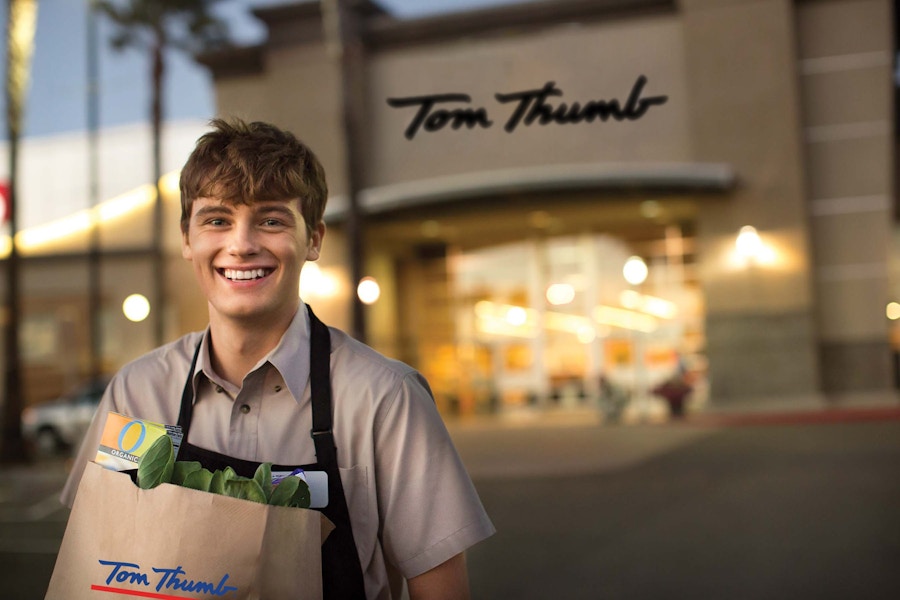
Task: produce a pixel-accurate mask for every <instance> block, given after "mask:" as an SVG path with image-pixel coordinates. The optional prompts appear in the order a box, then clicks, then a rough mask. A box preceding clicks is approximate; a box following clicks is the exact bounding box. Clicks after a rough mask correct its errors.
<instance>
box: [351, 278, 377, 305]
mask: <svg viewBox="0 0 900 600" xmlns="http://www.w3.org/2000/svg"><path fill="white" fill-rule="evenodd" d="M356 294H357V295H358V296H359V299H360V301H361V302H362V303H363V304H375V303H376V302H377V301H378V298H380V297H381V286H379V285H378V282H377V281H375V278H374V277H363V278H362V279H360V281H359V285H358V286H356Z"/></svg>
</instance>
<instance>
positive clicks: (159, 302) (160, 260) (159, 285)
mask: <svg viewBox="0 0 900 600" xmlns="http://www.w3.org/2000/svg"><path fill="white" fill-rule="evenodd" d="M164 48H165V37H164V34H163V33H162V32H161V31H158V32H157V37H156V44H155V45H154V47H153V74H152V82H151V83H152V87H151V90H152V91H151V93H152V101H151V102H152V105H151V108H150V119H151V124H152V135H153V182H154V185H155V188H156V200H155V202H154V205H153V242H152V243H153V249H152V253H153V257H152V258H153V298H152V301H151V306H152V307H153V310H154V311H155V312H156V316H155V318H154V324H155V330H154V331H155V339H156V345H157V346H160V345H162V344H163V343H164V342H165V298H166V294H165V277H166V274H165V267H166V265H165V251H164V247H163V233H164V232H163V196H162V187H161V186H160V181H159V180H160V178H161V177H162V115H163V107H162V104H163V79H164V76H165V57H164V54H163V49H164Z"/></svg>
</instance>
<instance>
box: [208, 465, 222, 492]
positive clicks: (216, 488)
mask: <svg viewBox="0 0 900 600" xmlns="http://www.w3.org/2000/svg"><path fill="white" fill-rule="evenodd" d="M209 491H210V492H212V493H213V494H222V495H223V496H224V495H225V474H224V473H223V472H222V471H216V472H215V473H213V475H212V480H211V481H210V482H209Z"/></svg>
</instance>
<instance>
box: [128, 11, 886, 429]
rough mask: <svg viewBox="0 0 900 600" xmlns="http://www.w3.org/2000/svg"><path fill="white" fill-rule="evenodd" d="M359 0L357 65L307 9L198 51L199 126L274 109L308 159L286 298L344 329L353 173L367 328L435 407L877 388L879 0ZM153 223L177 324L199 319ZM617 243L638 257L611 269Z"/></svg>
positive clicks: (800, 395) (881, 245)
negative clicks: (201, 75)
mask: <svg viewBox="0 0 900 600" xmlns="http://www.w3.org/2000/svg"><path fill="white" fill-rule="evenodd" d="M358 5H359V6H358V9H357V13H356V14H357V17H358V19H359V33H360V38H359V39H361V41H362V48H363V52H362V53H361V56H362V58H361V63H358V64H361V65H362V68H361V69H359V71H358V72H357V71H354V70H350V71H342V68H341V64H342V63H341V61H340V60H339V55H338V53H336V52H335V51H334V49H335V46H334V44H333V41H332V40H333V38H332V37H331V36H329V35H328V34H327V32H328V31H329V30H328V28H327V27H326V25H327V24H328V23H330V22H331V21H330V20H329V19H323V15H322V12H321V9H320V5H319V3H318V2H292V3H286V4H283V5H277V6H268V7H265V8H259V9H256V10H255V11H254V15H255V16H256V17H258V18H259V19H260V20H261V21H262V22H263V23H264V24H265V26H266V27H267V30H268V35H267V37H266V39H265V40H264V41H263V42H262V43H261V44H259V45H257V46H253V47H246V48H240V49H236V50H233V51H229V52H227V53H221V54H215V55H207V56H204V57H201V58H200V61H201V63H202V64H204V65H206V66H207V67H208V68H209V69H210V71H211V72H212V74H213V77H214V82H215V91H216V98H217V112H218V113H219V114H220V115H223V116H231V115H233V116H238V117H242V118H245V119H252V120H269V121H272V122H275V123H277V124H279V125H281V126H283V127H285V128H287V129H290V130H291V131H294V132H295V133H297V134H298V136H299V137H301V138H302V139H304V141H306V142H307V143H308V144H309V145H310V146H311V147H312V148H313V149H314V150H315V151H316V152H317V154H318V155H319V157H320V158H321V160H322V162H323V163H324V165H325V168H326V170H327V172H328V174H329V183H330V187H331V192H332V197H331V199H330V201H329V208H328V210H327V211H326V219H327V222H328V225H329V231H328V234H327V236H326V239H325V249H324V255H323V258H322V259H321V260H320V261H319V263H317V264H316V265H314V266H311V267H308V268H307V269H305V271H304V281H303V283H302V285H301V288H302V290H303V292H304V293H303V297H304V299H306V300H307V301H308V302H310V303H311V304H313V306H315V307H316V309H317V313H318V314H319V315H320V317H322V318H323V320H325V321H326V322H329V323H330V324H333V325H336V326H339V327H342V328H345V329H349V328H350V326H351V298H352V295H353V294H355V292H356V290H355V283H354V284H351V283H350V275H349V273H350V268H349V257H348V253H347V239H346V230H347V215H348V206H349V204H348V201H347V190H348V186H349V185H350V184H349V178H348V173H350V172H353V173H355V177H354V180H353V186H354V187H355V188H356V189H358V190H359V194H358V196H357V197H358V199H359V203H360V206H361V211H362V214H363V238H362V245H363V249H364V256H365V263H364V269H363V271H364V273H365V274H366V275H367V276H370V277H372V278H374V279H375V280H376V281H377V282H378V284H379V286H380V297H379V298H378V300H377V301H376V302H374V303H373V304H370V305H367V306H366V307H365V314H366V323H367V325H366V339H367V341H368V342H369V343H370V344H371V345H373V346H375V347H376V348H378V349H379V350H381V351H383V352H385V353H387V354H389V355H392V356H395V357H398V358H400V359H402V360H405V361H407V362H409V363H411V364H413V365H414V366H416V367H417V368H419V369H420V370H422V371H423V373H424V374H425V375H426V376H427V377H428V379H429V381H430V382H431V383H432V385H433V387H434V391H435V395H436V397H437V400H438V403H439V405H440V407H441V408H442V410H444V411H445V412H448V413H454V412H458V413H461V414H473V413H488V412H495V411H507V410H516V409H518V408H523V407H539V408H547V409H549V408H557V407H558V408H563V409H565V408H569V407H584V406H594V405H595V403H596V401H597V399H598V398H601V397H603V390H604V389H606V387H605V386H606V385H607V384H612V385H613V386H615V387H616V388H620V389H625V390H629V389H638V390H643V392H642V393H646V390H648V389H650V388H652V387H653V386H654V385H655V384H657V383H658V382H660V381H662V380H664V379H665V378H667V377H669V376H670V375H671V374H672V373H676V372H679V371H687V372H688V373H689V374H690V376H691V377H692V380H693V382H694V384H695V398H694V401H695V402H697V403H703V402H708V403H710V404H712V405H715V406H722V407H728V406H737V405H741V406H745V405H746V404H747V403H753V402H762V401H765V400H768V401H788V402H797V403H800V402H805V401H808V400H810V399H817V400H821V399H822V398H826V397H831V396H833V395H836V394H842V393H845V392H859V391H884V390H890V389H891V388H892V387H893V386H894V374H893V359H892V356H893V351H892V347H891V342H890V340H891V325H890V323H891V322H890V321H889V320H888V319H887V318H886V315H885V307H886V305H887V304H888V303H889V302H890V301H891V300H892V299H893V298H894V297H898V296H900V289H898V288H897V287H896V286H897V283H898V275H900V272H898V270H897V268H896V266H895V262H896V261H895V260H894V259H893V257H894V256H895V255H896V243H895V242H894V237H895V231H896V229H897V228H896V224H895V200H894V195H895V191H894V170H895V164H896V152H895V147H896V145H895V134H894V123H895V120H894V119H895V117H894V112H895V111H894V83H893V77H892V73H893V70H894V55H895V52H896V47H895V39H894V32H893V27H892V24H893V22H894V21H893V19H894V6H893V3H892V2H890V1H888V0H802V1H801V0H796V1H792V0H732V1H729V2H719V1H715V2H713V1H708V0H677V1H676V0H602V1H597V0H592V1H586V0H556V1H553V2H531V3H523V4H519V5H511V6H506V7H503V8H495V9H486V10H478V11H472V12H466V13H459V14H449V15H443V16H437V17H429V18H424V19H416V20H411V21H404V20H398V19H395V18H393V17H392V16H391V15H389V14H386V13H385V12H384V11H382V10H381V9H380V8H378V6H377V5H375V4H372V3H369V2H362V3H358ZM354 73H355V74H356V75H354ZM345 84H349V85H350V86H352V89H353V90H354V93H353V94H352V96H351V98H352V99H353V100H354V102H353V103H351V106H352V110H351V114H353V115H355V117H356V120H355V121H353V123H355V127H353V128H352V135H353V140H354V142H353V146H352V147H351V146H349V145H348V144H347V143H346V141H345V140H346V139H347V137H346V135H345V133H346V131H347V128H346V127H345V125H346V122H345V120H344V109H343V108H344V104H343V102H342V89H343V88H342V86H344V85H345ZM349 150H353V152H350V151H349ZM348 164H350V165H354V166H353V167H352V169H351V168H348ZM170 204H171V205H172V206H177V200H174V199H172V200H170ZM174 210H175V212H173V213H171V214H172V215H175V214H177V208H176V209H174ZM168 222H169V223H170V224H171V225H172V227H171V229H172V230H173V236H172V239H171V240H169V244H170V245H169V249H170V254H171V259H170V263H169V269H170V272H171V274H172V281H173V284H172V285H171V286H170V288H169V291H168V292H167V294H168V297H169V299H170V304H171V306H170V307H169V308H168V309H167V311H168V312H167V317H166V318H167V330H168V331H171V332H172V333H173V334H175V333H179V332H183V331H188V330H192V329H198V328H201V327H203V326H204V325H205V307H204V306H203V304H202V302H200V301H198V299H197V298H196V296H195V295H186V294H185V293H184V291H183V290H184V289H188V288H186V287H184V286H182V285H181V283H180V282H181V281H182V278H189V275H188V274H187V272H186V271H185V269H184V267H183V265H182V264H181V260H180V257H179V253H178V237H177V216H176V217H173V218H172V219H171V220H169V221H168ZM748 227H749V229H748ZM742 231H743V235H741V236H740V237H739V234H741V232H742ZM739 239H740V242H738V240H739ZM635 256H636V257H639V258H640V259H641V260H642V263H643V264H644V265H646V267H647V272H646V276H645V277H637V278H632V275H633V271H631V270H630V268H631V267H630V268H629V270H628V274H627V277H628V278H629V279H631V281H629V280H628V279H626V272H625V270H624V268H625V265H626V263H628V261H629V259H630V258H631V257H635ZM629 264H630V265H631V266H632V267H633V266H634V265H635V264H637V266H638V267H640V264H641V263H635V262H634V261H632V262H631V263H629ZM638 271H640V269H638ZM129 273H133V270H132V271H129ZM637 274H638V275H641V273H640V272H638V273H637ZM184 281H187V279H184ZM892 294H893V296H892ZM139 345H141V344H137V345H135V344H132V345H131V346H129V348H131V349H133V350H137V349H138V346H139ZM147 345H149V344H147ZM148 349H149V348H148ZM115 359H117V356H116V357H114V360H113V361H112V362H116V360H115ZM112 366H115V365H112Z"/></svg>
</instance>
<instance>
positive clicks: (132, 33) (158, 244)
mask: <svg viewBox="0 0 900 600" xmlns="http://www.w3.org/2000/svg"><path fill="white" fill-rule="evenodd" d="M220 1H221V0H126V1H117V0H94V5H95V6H96V7H97V8H98V9H99V10H100V11H101V12H102V13H103V14H104V15H106V16H107V17H108V18H109V19H110V20H111V21H112V22H113V23H114V25H115V31H114V33H113V36H112V38H111V43H112V46H113V48H115V49H117V50H121V49H125V48H137V49H140V50H142V51H146V52H149V54H150V63H151V66H150V77H151V80H150V81H151V88H150V89H151V96H152V97H151V102H150V122H151V126H152V139H153V181H154V182H155V185H156V203H155V206H154V215H153V265H154V268H153V270H154V294H155V298H154V300H153V302H152V304H151V305H152V306H153V307H154V308H155V309H156V312H157V316H156V319H155V323H156V342H157V344H162V343H163V341H164V336H165V330H164V323H163V318H162V307H163V301H164V294H163V282H164V280H165V274H164V267H165V264H164V255H163V247H162V239H163V219H162V194H161V190H160V183H159V180H160V177H162V150H161V138H162V120H163V115H164V110H163V83H164V81H165V73H166V53H167V51H168V50H170V49H175V50H180V51H183V52H188V53H190V54H192V55H193V54H197V53H199V52H202V51H207V50H211V49H214V48H217V47H221V46H223V45H225V44H226V43H227V39H228V32H227V27H226V24H225V22H224V21H222V20H221V19H219V18H217V17H216V16H215V15H214V14H213V13H212V6H213V5H214V4H216V3H217V2H220Z"/></svg>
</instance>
